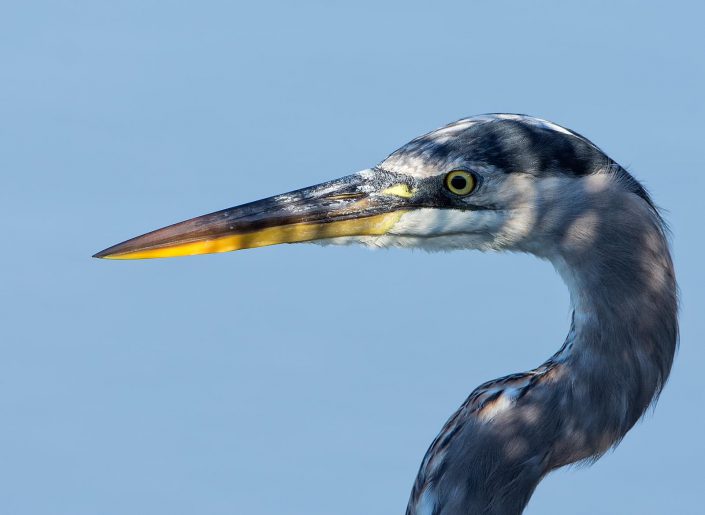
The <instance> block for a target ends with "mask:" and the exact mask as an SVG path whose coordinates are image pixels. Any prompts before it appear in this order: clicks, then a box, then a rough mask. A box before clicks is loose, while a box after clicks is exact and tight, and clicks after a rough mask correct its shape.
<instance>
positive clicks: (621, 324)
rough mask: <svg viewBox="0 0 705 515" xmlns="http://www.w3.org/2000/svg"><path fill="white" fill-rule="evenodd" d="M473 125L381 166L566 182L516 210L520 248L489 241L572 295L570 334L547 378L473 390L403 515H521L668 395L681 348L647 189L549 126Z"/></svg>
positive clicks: (511, 120)
mask: <svg viewBox="0 0 705 515" xmlns="http://www.w3.org/2000/svg"><path fill="white" fill-rule="evenodd" d="M482 118H485V119H484V120H483V119H482ZM472 120H478V119H477V118H476V119H470V120H461V121H460V122H457V125H458V126H459V127H460V129H459V131H458V132H456V133H454V134H453V137H452V138H448V137H447V133H446V132H444V131H443V130H441V131H440V132H438V131H437V132H435V133H430V134H428V135H426V136H422V137H421V138H418V139H417V140H414V141H413V142H411V143H410V144H409V145H407V146H406V147H403V148H402V149H400V150H399V151H397V152H396V153H394V154H392V156H390V157H389V158H388V159H387V160H386V161H385V162H383V163H382V164H381V165H380V167H381V168H383V169H389V170H394V171H397V172H403V168H404V167H414V168H417V169H418V168H424V167H428V168H429V169H444V167H445V165H444V162H445V161H450V162H452V163H453V164H452V167H454V168H456V167H458V166H461V167H467V168H468V169H481V170H482V169H489V168H492V169H494V171H495V172H497V173H500V174H516V173H519V174H529V175H533V176H534V177H535V179H534V180H539V181H540V180H544V181H545V180H550V177H551V176H553V177H556V178H563V179H565V180H560V179H559V180H557V181H556V183H555V184H553V186H552V187H546V188H539V190H540V191H539V192H538V194H536V196H535V197H533V198H531V199H525V200H528V202H527V205H525V206H524V207H523V208H522V207H520V205H521V202H518V203H517V204H516V206H515V207H516V209H524V212H523V214H522V215H521V216H523V217H528V218H530V226H531V227H530V228H529V230H528V231H526V233H525V234H526V235H525V236H524V237H521V238H518V239H515V240H512V239H510V238H508V239H507V241H508V242H509V243H502V242H498V241H497V238H496V236H497V234H496V232H495V233H493V235H492V237H491V238H490V240H491V241H492V244H491V245H490V246H491V247H492V248H495V249H496V250H518V251H523V252H528V253H532V254H534V255H536V256H538V257H540V258H542V259H548V260H550V261H551V262H552V263H553V264H554V266H555V268H556V269H557V270H558V272H559V273H560V274H561V276H562V277H563V279H564V280H565V282H566V283H567V285H568V287H569V289H570V294H571V302H572V304H573V309H574V311H573V316H572V324H571V327H570V331H569V333H568V336H567V338H566V340H565V343H564V344H563V346H562V347H561V348H560V350H559V351H558V352H557V353H556V354H555V355H554V356H552V357H551V358H550V359H548V360H547V361H546V362H545V363H543V364H542V365H541V366H539V367H538V368H536V369H534V370H531V371H529V372H526V373H519V374H512V375H509V376H506V377H503V378H500V379H497V380H494V381H490V382H487V383H485V384H483V385H482V386H480V387H478V388H477V389H476V390H475V391H474V392H472V394H471V395H470V396H469V397H468V399H467V400H466V401H465V403H463V405H462V406H461V407H460V409H459V410H458V411H457V412H456V413H455V414H454V415H453V416H452V417H451V418H450V419H449V420H448V422H447V423H446V424H445V426H444V427H443V429H442V430H441V432H440V434H439V435H438V437H437V438H436V439H435V441H434V442H433V444H432V445H431V447H430V449H429V450H428V452H427V453H426V456H425V458H424V460H423V462H422V464H421V468H420V470H419V473H418V477H417V479H416V482H415V484H414V487H413V490H412V493H411V498H410V501H409V505H408V508H407V511H406V513H407V515H461V514H462V515H467V514H494V515H513V514H519V513H521V512H522V511H523V509H524V507H525V506H526V504H527V502H528V501H529V498H530V496H531V494H532V492H533V491H534V489H535V488H536V486H537V484H538V483H539V481H541V479H542V478H543V477H544V476H545V475H546V474H547V473H548V472H549V471H551V470H553V469H556V468H558V467H561V466H563V465H567V464H570V463H575V462H578V461H582V460H595V459H597V458H599V457H600V456H601V455H602V454H603V453H604V452H605V451H606V450H608V449H609V448H610V447H612V446H614V445H616V444H617V443H618V442H619V441H620V440H621V439H622V438H623V437H624V435H625V434H626V433H627V431H629V429H630V428H631V427H632V426H633V425H634V424H635V422H636V421H637V420H638V419H639V418H640V417H641V416H642V414H643V413H644V411H645V410H646V409H647V407H648V406H649V405H650V404H651V403H652V402H653V401H654V399H656V397H657V396H658V394H659V392H660V391H661V388H662V387H663V385H664V382H665V381H666V379H667V377H668V374H669V371H670V369H671V364H672V361H673V356H674V352H675V349H676V345H677V340H678V325H677V316H676V315H677V296H676V281H675V276H674V271H673V264H672V261H671V257H670V254H669V248H668V241H667V235H666V230H665V228H664V224H663V221H662V219H661V217H660V216H659V214H658V212H657V211H656V209H655V208H654V206H653V203H652V202H651V200H650V198H649V196H648V195H647V193H646V192H645V190H644V189H643V188H642V187H641V185H639V183H638V182H637V181H636V180H635V179H634V178H633V177H631V175H629V174H628V173H627V172H626V171H625V170H624V169H623V168H622V167H620V166H619V165H617V164H616V163H614V162H613V161H612V160H611V159H609V158H608V157H607V156H606V155H605V154H604V153H602V152H601V151H600V150H599V149H598V148H597V147H596V146H595V145H593V144H592V143H590V142H588V141H587V140H585V139H584V138H583V137H581V136H579V135H577V134H575V133H572V132H570V131H567V130H561V129H562V128H559V127H557V126H555V125H554V124H550V123H548V122H544V121H542V120H536V119H532V118H528V117H519V116H507V117H506V118H505V117H503V116H501V115H500V116H488V117H481V118H480V119H479V121H478V122H477V123H472ZM468 122H470V123H468ZM464 125H467V126H466V127H464ZM451 127H452V125H451ZM445 168H447V167H445ZM599 176H603V177H599ZM529 212H531V215H529V214H528V213H529Z"/></svg>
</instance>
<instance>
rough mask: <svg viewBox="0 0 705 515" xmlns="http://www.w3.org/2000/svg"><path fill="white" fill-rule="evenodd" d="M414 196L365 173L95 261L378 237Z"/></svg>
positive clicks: (383, 176)
mask: <svg viewBox="0 0 705 515" xmlns="http://www.w3.org/2000/svg"><path fill="white" fill-rule="evenodd" d="M414 191H415V185H414V184H413V183H412V182H411V179H410V178H409V177H406V176H400V175H397V174H392V173H389V172H383V171H381V170H374V171H373V170H365V171H363V172H360V173H357V174H354V175H349V176H347V177H343V178H342V179H338V180H334V181H330V182H326V183H323V184H319V185H317V186H311V187H309V188H304V189H300V190H296V191H292V192H290V193H285V194H283V195H277V196H274V197H270V198H266V199H263V200H258V201H256V202H251V203H249V204H243V205H241V206H238V207H233V208H230V209H224V210H222V211H218V212H215V213H211V214H208V215H203V216H199V217H197V218H193V219H191V220H186V221H185V222H181V223H177V224H174V225H170V226H168V227H165V228H163V229H158V230H156V231H152V232H150V233H147V234H144V235H142V236H137V237H136V238H132V239H130V240H127V241H125V242H123V243H118V244H117V245H114V246H112V247H110V248H107V249H105V250H103V251H101V252H98V253H97V254H95V255H94V256H93V257H97V258H107V259H149V258H163V257H176V256H190V255H194V254H210V253H214V252H228V251H231V250H240V249H248V248H254V247H264V246H267V245H276V244H278V243H296V242H304V241H313V240H320V239H329V238H339V237H344V236H379V235H383V234H385V233H387V232H388V231H389V230H390V229H391V228H392V227H393V226H394V224H395V223H396V222H397V221H398V220H399V218H400V217H401V215H402V214H403V213H404V212H405V211H406V210H408V209H410V208H411V207H412V198H413V196H414Z"/></svg>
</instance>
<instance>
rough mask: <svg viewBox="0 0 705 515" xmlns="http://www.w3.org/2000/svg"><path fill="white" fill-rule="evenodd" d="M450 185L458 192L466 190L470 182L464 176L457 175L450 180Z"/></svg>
mask: <svg viewBox="0 0 705 515" xmlns="http://www.w3.org/2000/svg"><path fill="white" fill-rule="evenodd" d="M450 185H451V186H453V188H455V189H456V190H464V189H465V188H466V187H467V185H468V180H467V179H466V178H465V177H463V176H462V175H456V176H455V177H453V178H452V179H451V180H450Z"/></svg>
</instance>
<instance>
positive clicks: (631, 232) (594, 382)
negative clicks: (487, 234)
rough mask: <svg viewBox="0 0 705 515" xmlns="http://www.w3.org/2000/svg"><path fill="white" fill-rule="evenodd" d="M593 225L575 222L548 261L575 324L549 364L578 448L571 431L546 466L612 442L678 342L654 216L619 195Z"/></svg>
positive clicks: (591, 218)
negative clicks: (558, 372)
mask: <svg viewBox="0 0 705 515" xmlns="http://www.w3.org/2000/svg"><path fill="white" fill-rule="evenodd" d="M606 212H609V213H610V219H608V220H603V221H600V220H599V218H598V217H596V216H595V215H594V214H591V213H588V214H586V215H584V216H583V217H582V218H581V217H577V218H576V219H575V220H574V222H573V223H572V224H571V225H570V226H569V227H568V228H567V229H566V231H565V234H564V235H563V238H562V239H561V245H560V247H559V248H558V251H557V252H556V253H555V254H554V255H552V256H550V259H551V260H552V262H553V263H554V266H555V267H556V269H557V270H558V272H559V273H560V274H561V276H562V277H563V279H564V280H565V282H566V284H567V285H568V288H569V290H570V295H571V302H572V304H573V310H574V311H573V324H572V327H571V331H570V334H569V335H568V338H567V339H566V344H565V345H564V346H563V348H561V350H560V351H559V352H558V353H557V354H556V355H555V356H554V357H553V358H552V359H553V360H554V361H555V362H557V363H560V364H561V366H562V367H563V368H564V374H563V377H564V379H563V381H565V382H569V383H570V385H569V386H568V385H567V384H561V382H559V383H558V384H557V387H560V388H565V389H568V388H569V389H570V392H569V395H570V396H571V398H572V401H573V402H571V406H572V416H573V417H575V420H574V421H573V422H574V424H572V425H570V424H569V426H568V427H572V428H573V429H575V428H576V427H579V428H580V431H579V433H580V435H581V438H580V440H581V441H582V445H580V444H579V443H578V442H577V441H576V439H575V435H574V434H571V433H570V431H569V430H567V431H566V432H565V434H564V435H563V439H562V448H561V449H557V450H556V451H557V452H555V454H554V460H555V461H554V464H553V465H554V466H560V465H562V464H565V463H571V462H574V461H576V460H579V459H583V458H588V457H596V456H599V455H600V454H601V453H603V452H604V451H605V450H606V449H607V448H609V447H610V446H612V445H614V444H616V443H618V442H619V441H620V439H621V438H622V437H623V436H624V434H625V433H626V432H627V431H628V430H629V429H630V428H631V427H632V426H633V425H634V423H635V422H636V421H637V420H638V419H639V417H641V415H642V414H643V413H644V411H645V410H646V409H647V408H648V406H649V405H650V404H651V403H652V402H653V401H654V399H656V398H657V396H658V394H659V393H660V391H661V388H662V387H663V385H664V383H665V381H666V379H667V378H668V375H669V372H670V369H671V365H672V363H673V357H674V353H675V350H676V346H677V341H678V322H677V288H676V281H675V275H674V270H673V263H672V260H671V256H670V253H669V248H668V241H667V237H666V234H665V230H664V227H663V222H662V221H661V219H660V217H659V216H658V214H657V213H656V212H655V211H654V210H653V208H652V207H651V206H649V205H648V204H647V203H646V202H644V201H643V200H642V199H640V198H638V197H636V196H634V195H631V196H629V197H627V198H624V196H621V197H620V198H619V199H618V201H616V202H615V203H614V204H612V205H611V206H610V209H609V210H606Z"/></svg>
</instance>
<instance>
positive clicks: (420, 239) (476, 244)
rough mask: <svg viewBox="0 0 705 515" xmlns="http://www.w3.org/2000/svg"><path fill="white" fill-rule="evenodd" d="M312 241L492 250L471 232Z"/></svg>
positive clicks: (315, 242) (317, 242)
mask: <svg viewBox="0 0 705 515" xmlns="http://www.w3.org/2000/svg"><path fill="white" fill-rule="evenodd" d="M308 243H314V244H316V245H322V246H332V245H340V246H349V245H361V246H364V247H369V248H373V249H375V248H410V249H414V250H425V251H427V252H448V251H452V250H481V251H486V250H493V249H494V248H493V246H492V245H491V243H488V242H485V241H482V240H481V239H480V238H473V235H471V234H440V235H427V236H421V235H412V234H409V235H403V234H385V235H382V236H347V237H342V238H328V239H322V240H315V241H311V242H308Z"/></svg>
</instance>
